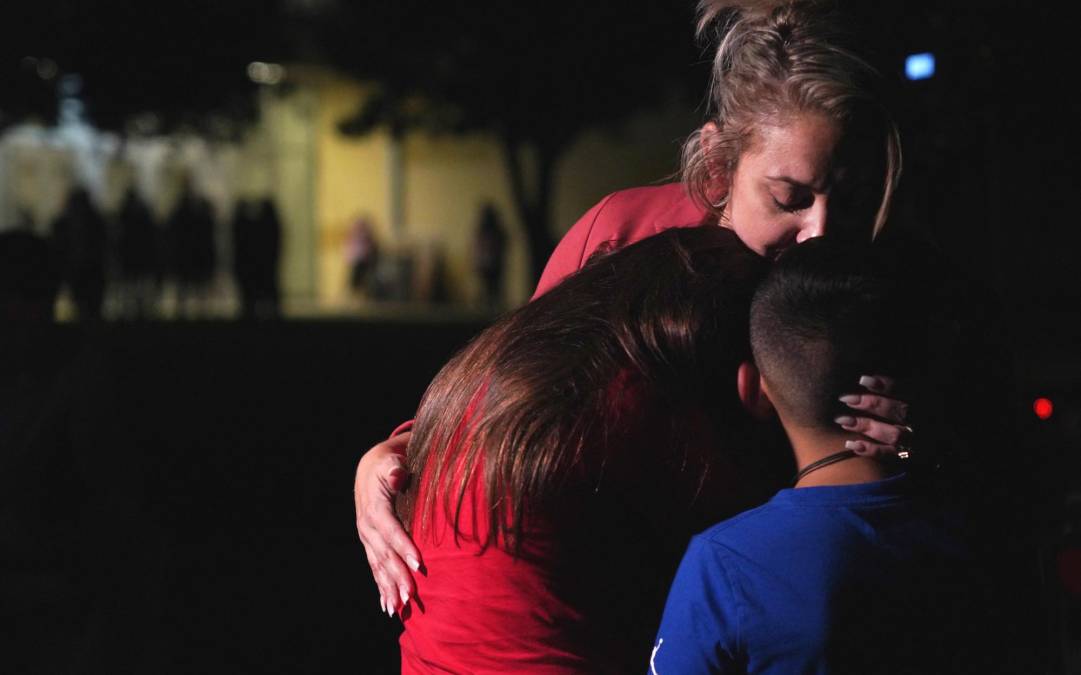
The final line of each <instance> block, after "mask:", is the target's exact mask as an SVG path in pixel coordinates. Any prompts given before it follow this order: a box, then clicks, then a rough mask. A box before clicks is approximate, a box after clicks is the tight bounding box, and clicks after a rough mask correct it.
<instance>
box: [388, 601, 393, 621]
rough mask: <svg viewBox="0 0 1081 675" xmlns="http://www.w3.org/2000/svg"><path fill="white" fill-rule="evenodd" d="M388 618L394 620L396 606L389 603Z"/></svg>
mask: <svg viewBox="0 0 1081 675" xmlns="http://www.w3.org/2000/svg"><path fill="white" fill-rule="evenodd" d="M387 616H389V617H390V618H392V619H393V618H394V605H393V604H391V603H389V602H388V603H387Z"/></svg>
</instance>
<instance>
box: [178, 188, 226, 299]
mask: <svg viewBox="0 0 1081 675" xmlns="http://www.w3.org/2000/svg"><path fill="white" fill-rule="evenodd" d="M168 230H169V236H170V240H171V242H172V259H173V270H172V271H173V274H174V275H175V278H176V281H177V286H178V302H179V306H180V308H181V311H183V312H187V313H191V312H192V311H193V310H192V305H193V304H203V303H205V301H206V300H207V299H208V297H207V296H208V295H209V292H210V284H211V282H212V281H213V278H214V268H215V263H216V254H215V246H214V217H213V214H212V213H211V210H210V203H209V202H208V201H207V200H206V198H204V197H202V196H200V195H198V194H196V192H195V191H194V190H193V189H192V185H191V181H190V179H188V180H185V182H184V187H183V189H182V192H181V197H180V201H179V203H178V204H177V206H176V209H174V211H173V214H172V216H171V217H170V218H169V227H168Z"/></svg>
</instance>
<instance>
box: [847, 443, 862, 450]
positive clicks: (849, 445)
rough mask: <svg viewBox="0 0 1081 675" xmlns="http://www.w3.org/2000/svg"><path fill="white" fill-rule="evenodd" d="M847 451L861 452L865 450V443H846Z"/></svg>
mask: <svg viewBox="0 0 1081 675" xmlns="http://www.w3.org/2000/svg"><path fill="white" fill-rule="evenodd" d="M845 450H852V451H853V452H859V451H860V450H863V443H860V442H859V441H845Z"/></svg>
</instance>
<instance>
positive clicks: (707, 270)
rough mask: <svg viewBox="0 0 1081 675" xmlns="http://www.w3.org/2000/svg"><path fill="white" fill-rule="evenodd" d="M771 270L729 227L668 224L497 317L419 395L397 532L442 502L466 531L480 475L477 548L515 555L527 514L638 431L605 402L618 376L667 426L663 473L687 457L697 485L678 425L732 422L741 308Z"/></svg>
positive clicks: (614, 392)
mask: <svg viewBox="0 0 1081 675" xmlns="http://www.w3.org/2000/svg"><path fill="white" fill-rule="evenodd" d="M765 265H766V263H765V262H764V261H763V260H762V259H760V258H759V257H758V256H756V255H755V254H754V253H752V252H751V251H749V250H748V249H747V248H746V247H745V246H744V245H743V244H742V243H741V242H740V241H739V239H738V238H737V237H736V236H735V235H734V234H733V233H732V232H731V231H729V230H726V229H723V228H720V227H716V226H710V227H702V228H687V229H673V230H669V231H666V232H664V233H662V234H659V235H657V236H655V237H651V238H649V239H646V240H644V241H641V242H638V243H636V244H633V245H631V246H628V247H626V248H624V249H622V250H619V251H616V252H614V253H607V254H601V255H599V256H595V257H594V258H593V259H592V260H591V261H590V262H589V263H588V264H587V265H586V266H585V267H584V268H583V269H582V270H580V271H579V272H577V273H576V274H574V275H572V276H570V277H568V278H567V279H566V280H564V281H563V282H562V283H561V284H560V285H559V286H557V287H556V288H554V289H552V290H551V291H550V292H548V293H547V294H545V295H543V296H541V297H540V298H538V299H536V300H534V301H533V302H531V303H530V304H528V305H526V306H524V307H522V308H520V309H518V310H516V311H514V312H511V313H510V314H508V315H506V316H504V317H503V318H502V319H500V320H499V321H498V322H497V323H495V324H494V325H493V326H491V327H490V328H488V329H487V330H485V331H484V332H483V333H481V334H480V335H479V336H478V337H476V338H475V339H474V340H473V341H472V343H471V344H469V345H468V346H467V347H466V348H465V349H464V350H463V351H461V352H460V353H459V354H458V355H456V356H455V357H454V358H453V359H452V360H451V361H450V362H449V363H447V365H446V366H444V368H443V369H442V370H441V371H440V372H439V374H438V375H437V376H436V377H435V379H434V380H433V381H432V383H431V385H430V386H429V387H428V390H427V392H426V393H425V395H424V398H423V400H422V401H421V404H420V409H419V410H418V413H417V417H416V422H415V424H414V427H413V436H412V439H411V441H410V445H409V465H410V466H409V468H410V470H411V471H412V472H413V475H415V476H418V477H419V487H420V488H421V492H422V493H423V494H424V498H423V500H422V503H417V502H416V495H417V492H418V490H417V486H415V487H414V489H411V490H410V491H409V492H407V493H406V494H405V495H403V499H402V500H401V502H400V504H399V508H400V509H401V510H402V514H403V516H404V520H405V522H407V523H409V522H411V521H412V522H414V523H415V525H416V527H417V528H418V529H420V530H422V529H423V528H425V527H426V526H427V525H428V524H429V523H430V522H431V518H432V516H433V514H434V512H435V511H434V510H435V509H436V508H443V509H445V513H446V514H447V521H448V522H453V523H454V528H455V532H456V533H460V532H461V528H460V523H459V518H460V514H461V509H462V502H463V500H464V499H466V498H467V497H468V493H467V491H468V489H469V488H468V486H469V482H470V480H471V479H473V478H479V476H474V472H476V471H478V470H480V471H483V480H484V493H485V500H486V501H485V503H484V504H483V506H479V505H478V508H486V509H487V514H488V522H489V523H491V525H490V526H489V528H488V531H487V532H486V533H478V534H477V538H478V539H479V540H480V541H481V542H482V543H484V544H485V545H489V544H493V543H498V544H514V545H517V544H518V543H519V542H520V537H521V535H522V533H523V532H524V523H525V520H526V519H527V518H529V517H530V515H533V514H544V513H546V509H549V508H550V507H552V506H553V504H554V503H555V502H556V500H558V499H560V497H561V495H562V494H563V493H564V492H565V490H566V489H568V488H571V487H573V485H572V484H573V483H574V482H575V481H582V480H584V481H587V482H588V481H591V480H593V481H596V480H599V478H598V477H597V476H596V475H595V474H594V473H593V472H592V471H591V469H594V468H596V467H598V466H599V467H601V468H602V469H603V465H604V463H605V462H606V461H607V460H608V459H609V453H613V454H614V453H615V452H617V451H618V450H619V448H620V444H619V442H617V441H615V440H614V439H616V438H624V439H626V438H628V437H629V436H630V435H633V434H634V433H635V431H634V427H635V424H636V417H637V415H635V414H631V415H627V414H620V412H619V407H620V406H619V402H618V401H613V400H612V398H613V397H616V398H618V397H619V396H620V395H621V387H618V386H614V385H615V384H616V383H619V382H624V381H628V380H629V381H633V382H634V383H635V385H636V391H638V392H639V393H641V394H643V395H641V396H637V397H636V400H637V401H638V402H639V403H641V402H642V401H646V402H647V405H648V407H649V409H650V410H649V411H648V415H649V416H650V417H651V419H653V420H654V421H655V420H657V419H660V420H662V424H661V426H662V427H663V431H662V433H661V437H662V438H661V441H662V442H661V446H662V447H658V448H657V449H656V450H655V457H656V461H657V462H658V465H659V464H660V462H661V456H662V455H664V454H665V453H672V454H673V455H677V454H679V453H681V452H684V453H685V454H684V456H683V457H682V461H683V463H684V465H685V466H686V468H687V470H688V471H697V472H700V473H699V474H698V475H700V476H703V477H704V475H705V472H706V471H708V458H707V457H688V456H686V449H687V444H686V443H685V442H684V441H685V440H686V439H685V438H683V437H682V436H684V434H681V432H680V429H681V428H684V427H685V425H682V424H680V421H681V419H682V416H684V415H685V414H688V413H690V412H692V411H697V412H698V413H700V414H705V415H706V416H707V417H708V418H710V419H711V420H715V421H717V422H719V423H720V424H722V425H723V424H725V423H726V421H727V422H733V421H734V419H735V418H734V417H733V416H742V413H741V412H740V411H739V410H738V401H737V400H736V398H735V386H734V382H735V379H734V374H735V369H736V365H738V363H739V362H740V361H741V360H742V359H745V358H748V357H749V346H748V339H747V331H748V329H747V321H748V319H747V314H748V305H749V302H750V296H751V293H752V292H753V288H754V286H755V285H756V284H757V282H758V280H759V279H760V277H761V275H762V274H763V272H764V268H765ZM643 414H645V413H643ZM664 422H667V424H665V423H664ZM651 447H652V446H651ZM692 460H694V461H692ZM650 461H651V462H652V461H653V459H652V456H651V459H650ZM593 487H594V488H599V487H600V486H599V485H598V486H593ZM417 508H419V509H421V510H420V511H419V512H415V509H417ZM414 514H415V516H419V517H414Z"/></svg>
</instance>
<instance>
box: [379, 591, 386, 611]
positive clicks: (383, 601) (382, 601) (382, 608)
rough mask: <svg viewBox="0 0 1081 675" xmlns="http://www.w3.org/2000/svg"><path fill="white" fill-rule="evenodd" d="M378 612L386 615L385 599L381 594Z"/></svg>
mask: <svg viewBox="0 0 1081 675" xmlns="http://www.w3.org/2000/svg"><path fill="white" fill-rule="evenodd" d="M379 611H380V612H381V613H383V614H386V613H387V599H386V598H384V597H383V594H382V593H380V594H379Z"/></svg>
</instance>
